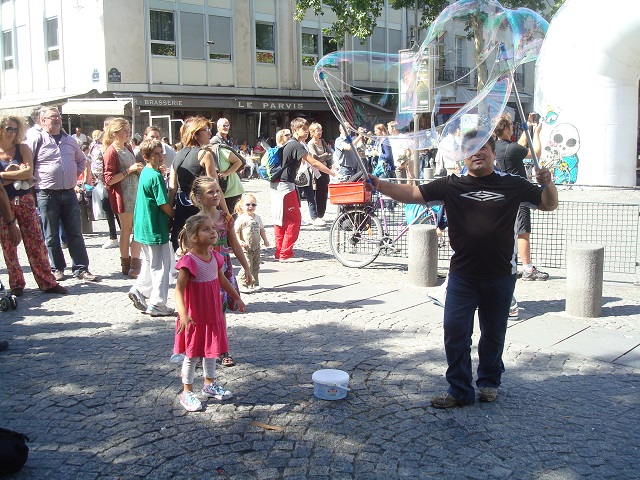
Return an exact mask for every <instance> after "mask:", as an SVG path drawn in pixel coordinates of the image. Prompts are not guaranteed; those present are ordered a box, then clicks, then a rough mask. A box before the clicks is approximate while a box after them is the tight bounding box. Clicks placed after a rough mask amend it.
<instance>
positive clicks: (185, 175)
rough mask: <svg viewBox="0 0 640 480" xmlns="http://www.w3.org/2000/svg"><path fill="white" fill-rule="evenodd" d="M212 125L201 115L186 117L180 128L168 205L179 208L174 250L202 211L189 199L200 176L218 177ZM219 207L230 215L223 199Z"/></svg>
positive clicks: (174, 225) (173, 241)
mask: <svg viewBox="0 0 640 480" xmlns="http://www.w3.org/2000/svg"><path fill="white" fill-rule="evenodd" d="M210 125H211V124H210V123H209V120H207V119H206V118H204V117H203V116H202V115H198V116H197V117H189V118H187V119H186V120H185V121H184V124H183V125H182V127H181V128H180V141H181V143H182V149H181V150H180V151H178V152H176V157H175V158H174V160H173V164H172V165H171V171H170V172H169V205H173V204H174V201H175V207H176V211H175V216H174V217H173V226H172V228H171V244H172V245H173V250H174V251H176V250H177V249H178V235H179V234H180V231H181V230H182V227H183V226H184V224H185V222H186V221H187V218H189V217H191V216H193V215H195V214H196V213H198V212H200V210H199V209H198V207H196V206H195V205H193V204H192V203H191V200H190V199H189V195H190V193H191V186H192V184H193V181H194V180H195V179H196V177H199V176H201V175H206V176H207V177H213V178H218V173H217V168H216V160H215V159H214V157H213V152H212V151H211V149H210V145H209V141H210V140H211V128H210ZM220 208H222V210H223V211H224V212H226V213H229V210H228V208H227V204H226V203H225V200H224V198H222V199H221V200H220Z"/></svg>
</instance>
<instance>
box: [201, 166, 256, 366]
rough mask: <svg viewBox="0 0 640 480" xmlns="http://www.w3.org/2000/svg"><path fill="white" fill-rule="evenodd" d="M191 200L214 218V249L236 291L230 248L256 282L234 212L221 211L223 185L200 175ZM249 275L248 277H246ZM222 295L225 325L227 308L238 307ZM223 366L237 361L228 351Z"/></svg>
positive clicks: (221, 356) (224, 352)
mask: <svg viewBox="0 0 640 480" xmlns="http://www.w3.org/2000/svg"><path fill="white" fill-rule="evenodd" d="M190 198H191V202H192V203H193V204H194V205H195V206H197V207H198V208H199V209H200V212H201V213H206V214H207V215H209V216H210V217H211V219H212V220H213V222H214V224H215V226H216V230H217V231H218V243H217V244H216V245H214V246H213V249H214V250H215V251H216V252H218V253H220V254H221V255H222V258H223V259H224V266H223V267H222V271H223V272H224V276H225V277H226V279H227V280H229V283H231V285H232V286H233V288H234V290H235V291H236V292H238V293H239V289H238V282H237V281H236V277H235V275H234V274H233V264H232V263H231V254H230V251H231V250H233V254H234V255H235V256H236V258H237V259H238V261H239V262H240V265H242V268H243V270H244V274H245V278H246V281H247V282H253V278H252V277H251V269H250V268H249V263H248V262H247V259H246V257H245V256H244V250H242V247H241V246H240V242H239V241H238V237H237V236H236V230H235V228H234V220H233V217H232V216H231V215H229V214H228V213H225V212H224V211H222V210H220V208H219V206H220V200H221V199H222V198H224V195H223V193H222V190H220V185H219V184H218V181H217V180H216V179H215V178H211V177H204V176H203V177H198V178H196V179H195V180H194V181H193V185H192V186H191V197H190ZM247 275H248V277H247ZM220 295H221V296H222V312H223V313H224V315H225V325H226V324H227V318H226V312H227V311H228V310H230V311H232V312H235V311H237V310H238V308H237V306H236V304H235V302H234V301H233V297H231V296H230V295H228V294H227V292H225V291H224V290H223V289H221V290H220ZM218 360H219V361H220V364H221V365H222V366H223V367H233V366H234V365H235V362H234V361H233V357H232V356H231V355H230V354H229V351H228V350H224V351H223V352H222V354H221V355H220V357H219V358H218Z"/></svg>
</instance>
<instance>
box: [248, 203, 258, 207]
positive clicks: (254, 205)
mask: <svg viewBox="0 0 640 480" xmlns="http://www.w3.org/2000/svg"><path fill="white" fill-rule="evenodd" d="M245 206H247V207H257V206H258V204H257V203H245Z"/></svg>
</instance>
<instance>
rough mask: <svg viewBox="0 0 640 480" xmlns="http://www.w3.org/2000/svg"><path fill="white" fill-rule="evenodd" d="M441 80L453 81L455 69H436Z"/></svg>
mask: <svg viewBox="0 0 640 480" xmlns="http://www.w3.org/2000/svg"><path fill="white" fill-rule="evenodd" d="M436 73H437V75H438V81H439V82H453V70H445V69H443V68H439V69H437V70H436Z"/></svg>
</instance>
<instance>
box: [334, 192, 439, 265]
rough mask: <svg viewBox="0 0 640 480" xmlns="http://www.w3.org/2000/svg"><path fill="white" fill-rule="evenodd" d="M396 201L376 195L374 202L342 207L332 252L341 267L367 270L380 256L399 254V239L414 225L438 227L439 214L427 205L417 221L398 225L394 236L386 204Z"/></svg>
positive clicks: (421, 210) (335, 224) (417, 217)
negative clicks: (365, 268) (343, 209)
mask: <svg viewBox="0 0 640 480" xmlns="http://www.w3.org/2000/svg"><path fill="white" fill-rule="evenodd" d="M389 202H394V204H395V201H394V200H392V199H391V198H389V197H384V196H382V195H379V194H376V195H375V196H374V198H373V200H372V202H371V203H368V204H352V205H343V207H344V208H345V211H343V213H341V214H340V215H338V217H337V218H336V219H335V221H334V222H333V224H332V225H331V231H330V246H331V252H332V253H333V255H334V256H335V257H336V259H338V261H339V262H340V263H342V265H344V266H345V267H351V268H360V267H366V266H367V265H369V264H370V263H371V262H373V261H374V260H375V259H376V258H378V255H380V254H381V253H382V254H386V255H392V254H394V253H396V252H398V250H399V249H398V246H397V242H398V240H399V239H400V238H401V237H402V236H403V235H404V234H405V233H406V232H407V231H408V230H409V227H410V226H411V225H415V224H423V225H437V223H438V219H437V212H436V210H434V209H433V208H430V207H428V206H426V205H425V206H424V207H423V208H421V209H420V211H419V213H418V214H417V215H416V216H415V218H414V219H413V220H412V221H411V222H409V223H408V224H405V223H404V222H403V223H402V224H400V225H398V226H397V227H398V229H399V230H398V233H397V234H395V235H394V234H392V233H391V227H392V226H393V225H392V224H391V222H389V221H388V216H387V213H386V208H388V207H385V203H387V204H389Z"/></svg>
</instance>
